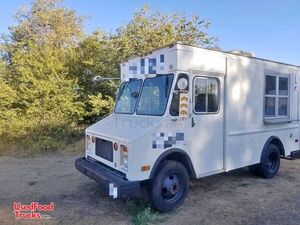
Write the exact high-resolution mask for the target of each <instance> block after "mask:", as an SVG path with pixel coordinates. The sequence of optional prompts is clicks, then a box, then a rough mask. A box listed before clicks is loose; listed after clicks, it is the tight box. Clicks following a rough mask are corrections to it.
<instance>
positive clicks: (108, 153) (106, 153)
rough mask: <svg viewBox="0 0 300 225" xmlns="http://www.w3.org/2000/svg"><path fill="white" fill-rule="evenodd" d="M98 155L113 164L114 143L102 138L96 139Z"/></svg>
mask: <svg viewBox="0 0 300 225" xmlns="http://www.w3.org/2000/svg"><path fill="white" fill-rule="evenodd" d="M96 155H97V156H99V157H101V158H103V159H106V160H108V161H110V162H112V161H113V145H112V142H111V141H107V140H103V139H100V138H96Z"/></svg>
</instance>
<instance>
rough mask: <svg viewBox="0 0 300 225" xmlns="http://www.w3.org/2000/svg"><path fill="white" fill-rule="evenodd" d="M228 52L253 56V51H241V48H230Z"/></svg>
mask: <svg viewBox="0 0 300 225" xmlns="http://www.w3.org/2000/svg"><path fill="white" fill-rule="evenodd" d="M228 53H232V54H235V55H241V56H247V57H254V56H255V55H254V53H253V52H246V51H243V50H231V51H228Z"/></svg>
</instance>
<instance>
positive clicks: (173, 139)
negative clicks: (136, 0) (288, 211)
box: [75, 42, 300, 211]
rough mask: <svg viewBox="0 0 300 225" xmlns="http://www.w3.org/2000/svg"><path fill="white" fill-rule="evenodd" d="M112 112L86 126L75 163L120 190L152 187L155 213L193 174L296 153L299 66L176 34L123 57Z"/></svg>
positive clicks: (125, 193)
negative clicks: (206, 46) (165, 41)
mask: <svg viewBox="0 0 300 225" xmlns="http://www.w3.org/2000/svg"><path fill="white" fill-rule="evenodd" d="M121 81H122V83H121V86H120V88H119V90H118V94H117V97H116V103H115V107H114V112H113V113H112V114H111V115H109V116H108V117H106V118H104V119H102V120H101V121H99V122H97V123H96V124H94V125H92V126H90V127H88V128H87V129H86V149H85V157H84V158H79V159H77V160H76V162H75V166H76V168H77V169H78V170H79V171H81V172H82V173H84V174H85V175H87V176H88V177H90V178H92V179H94V180H96V181H97V182H98V183H99V184H101V186H102V188H103V189H104V190H105V191H106V192H107V194H108V195H110V196H112V197H114V198H116V197H121V198H127V197H135V196H139V192H140V186H141V184H144V183H146V184H147V185H148V192H149V200H150V203H151V205H152V206H153V207H154V208H156V209H158V210H159V211H169V210H172V209H175V208H177V207H179V206H180V205H181V204H182V203H183V201H184V199H185V198H186V196H187V193H188V189H189V179H190V178H201V177H205V176H210V175H213V174H218V173H223V172H227V171H230V170H234V169H238V168H241V167H246V166H249V169H250V171H251V172H253V173H255V174H257V175H260V176H261V177H263V178H272V177H274V176H275V175H276V174H277V171H278V169H279V166H280V158H285V159H295V158H298V157H299V152H300V151H299V149H300V147H299V116H300V115H299V113H300V106H299V100H300V99H299V88H300V68H299V67H298V66H294V65H289V64H285V63H280V62H274V61H271V60H265V59H260V58H256V57H254V55H253V54H252V53H248V52H243V51H231V52H223V51H217V50H211V49H204V48H200V47H196V46H191V45H186V44H182V43H179V42H176V43H173V44H170V45H168V46H164V47H162V48H159V49H155V50H153V51H152V52H149V53H147V54H144V55H140V56H137V57H133V58H130V59H128V60H127V61H125V62H123V63H122V64H121Z"/></svg>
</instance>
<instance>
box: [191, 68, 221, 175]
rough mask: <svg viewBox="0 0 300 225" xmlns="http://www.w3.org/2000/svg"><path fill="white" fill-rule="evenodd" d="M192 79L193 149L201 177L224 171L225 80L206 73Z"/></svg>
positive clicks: (197, 171) (195, 165)
mask: <svg viewBox="0 0 300 225" xmlns="http://www.w3.org/2000/svg"><path fill="white" fill-rule="evenodd" d="M191 78H192V79H190V87H191V91H190V99H191V100H190V102H191V108H192V109H191V112H190V115H191V128H190V130H189V131H190V132H189V137H190V149H191V154H192V159H193V164H194V168H195V171H196V173H197V176H198V177H201V176H205V175H208V174H214V173H218V172H222V171H223V170H224V164H223V163H224V162H223V160H224V155H223V154H224V152H223V130H224V129H223V128H224V127H223V126H224V122H223V121H224V113H223V111H224V104H223V101H224V91H223V90H224V78H223V77H221V76H218V75H207V74H204V73H199V74H193V75H192V76H191Z"/></svg>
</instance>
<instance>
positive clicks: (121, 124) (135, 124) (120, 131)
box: [86, 114, 163, 142]
mask: <svg viewBox="0 0 300 225" xmlns="http://www.w3.org/2000/svg"><path fill="white" fill-rule="evenodd" d="M162 118H163V117H158V116H138V115H120V114H112V115H110V116H108V117H106V118H104V119H102V120H100V121H99V122H97V123H95V124H94V125H92V126H90V127H88V128H87V129H86V133H89V134H94V135H98V136H102V137H107V138H110V139H117V140H120V141H124V142H132V141H134V140H136V139H138V138H139V137H140V136H141V135H143V134H145V133H146V132H149V130H151V129H153V128H154V127H155V125H158V124H159V123H161V121H162Z"/></svg>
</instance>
